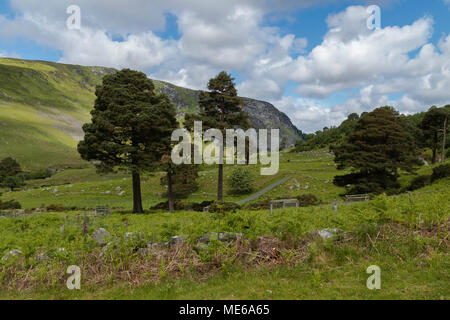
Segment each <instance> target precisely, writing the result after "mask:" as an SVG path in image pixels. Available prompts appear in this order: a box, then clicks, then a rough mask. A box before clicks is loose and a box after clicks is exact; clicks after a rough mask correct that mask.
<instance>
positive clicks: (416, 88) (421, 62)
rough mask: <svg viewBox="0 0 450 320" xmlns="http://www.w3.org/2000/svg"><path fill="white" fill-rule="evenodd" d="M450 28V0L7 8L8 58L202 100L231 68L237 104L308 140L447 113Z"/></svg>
mask: <svg viewBox="0 0 450 320" xmlns="http://www.w3.org/2000/svg"><path fill="white" fill-rule="evenodd" d="M72 5H76V6H78V8H79V9H80V16H79V17H80V19H79V21H80V25H79V26H80V28H73V23H74V22H75V25H76V22H77V21H78V20H77V19H72V18H73V11H69V13H68V10H67V9H68V8H69V6H72ZM373 6H378V8H379V9H380V10H379V12H380V19H374V18H373V17H374V13H375V12H376V11H373V10H368V9H369V8H370V9H373V8H374V7H373ZM449 18H450V0H429V1H421V0H379V1H375V0H373V1H364V0H360V1H350V0H340V1H337V0H291V1H289V0H226V1H225V0H223V1H217V0H214V1H212V0H148V1H147V0H128V1H122V0H46V1H37V0H0V57H14V58H23V59H34V60H46V61H54V62H61V63H70V64H80V65H87V66H91V65H95V66H97V65H98V66H105V67H113V68H117V69H121V68H131V69H135V70H139V71H143V72H145V73H146V74H147V75H148V76H149V77H151V78H153V79H159V80H165V81H169V82H171V83H174V84H176V85H179V86H184V87H188V88H192V89H200V90H205V89H206V85H207V82H208V80H209V79H210V78H212V77H214V76H215V75H217V74H218V73H219V72H220V71H222V70H225V71H227V72H229V73H231V74H232V75H233V76H234V77H235V79H236V80H235V81H236V85H237V89H238V92H239V95H240V96H245V97H250V98H254V99H259V100H264V101H268V102H271V103H273V104H274V105H275V106H276V107H277V108H278V109H280V110H281V111H283V112H285V113H286V114H287V115H288V116H289V117H290V118H291V120H292V122H293V123H294V124H295V125H296V126H297V127H298V128H299V129H300V130H302V131H303V132H308V133H310V132H315V131H316V130H321V129H322V128H324V127H325V126H326V127H330V126H335V125H339V124H340V123H341V122H342V121H343V120H345V119H346V117H347V116H348V115H349V114H350V113H353V112H357V113H362V112H365V111H371V110H373V109H375V108H377V107H380V106H385V105H390V106H393V107H395V108H396V109H397V110H399V111H400V112H402V113H405V114H411V113H416V112H420V111H425V110H427V109H428V108H429V107H430V106H432V105H436V106H443V105H446V104H450V19H449ZM68 20H69V22H70V23H72V24H70V25H69V26H68V25H67V22H68ZM378 21H379V22H380V23H379V24H378Z"/></svg>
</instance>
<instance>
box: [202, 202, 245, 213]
mask: <svg viewBox="0 0 450 320" xmlns="http://www.w3.org/2000/svg"><path fill="white" fill-rule="evenodd" d="M240 208H241V206H240V205H238V204H236V203H233V202H217V201H215V202H214V203H212V204H211V205H210V206H209V212H212V213H225V212H236V210H239V209H240Z"/></svg>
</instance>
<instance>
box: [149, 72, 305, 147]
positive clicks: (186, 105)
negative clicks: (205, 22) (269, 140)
mask: <svg viewBox="0 0 450 320" xmlns="http://www.w3.org/2000/svg"><path fill="white" fill-rule="evenodd" d="M155 86H156V88H157V90H159V91H160V92H163V93H165V94H167V95H168V96H169V98H170V100H171V101H172V102H173V103H174V104H175V106H176V107H177V116H178V118H179V119H181V118H183V117H184V116H185V115H186V113H194V112H198V110H199V109H198V98H199V94H200V91H195V90H190V89H186V88H180V87H176V86H174V85H172V84H169V83H166V82H161V81H156V80H155ZM242 100H243V101H244V102H245V105H244V106H243V109H244V111H245V112H247V113H248V115H249V118H250V122H251V123H252V125H253V127H254V128H255V129H280V140H281V147H291V146H293V145H294V144H295V142H296V141H297V140H300V139H302V132H301V131H300V130H299V129H297V127H295V126H294V125H293V124H292V122H291V120H290V119H289V117H288V116H287V115H286V114H284V113H283V112H281V111H279V110H278V109H277V108H276V107H275V106H273V105H272V104H270V103H268V102H264V101H259V100H254V99H250V98H242Z"/></svg>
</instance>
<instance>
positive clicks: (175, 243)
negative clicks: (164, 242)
mask: <svg viewBox="0 0 450 320" xmlns="http://www.w3.org/2000/svg"><path fill="white" fill-rule="evenodd" d="M183 242H184V238H183V236H175V237H172V238H171V239H170V241H169V245H170V246H171V247H172V246H179V245H182V244H183Z"/></svg>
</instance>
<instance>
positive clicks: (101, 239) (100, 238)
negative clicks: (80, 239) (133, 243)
mask: <svg viewBox="0 0 450 320" xmlns="http://www.w3.org/2000/svg"><path fill="white" fill-rule="evenodd" d="M110 236H111V234H110V233H109V232H108V231H107V230H105V229H103V228H100V229H98V230H97V231H95V232H94V233H93V234H92V238H93V239H94V240H95V242H97V244H99V245H105V244H106V238H108V237H110Z"/></svg>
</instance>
